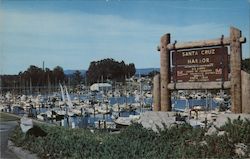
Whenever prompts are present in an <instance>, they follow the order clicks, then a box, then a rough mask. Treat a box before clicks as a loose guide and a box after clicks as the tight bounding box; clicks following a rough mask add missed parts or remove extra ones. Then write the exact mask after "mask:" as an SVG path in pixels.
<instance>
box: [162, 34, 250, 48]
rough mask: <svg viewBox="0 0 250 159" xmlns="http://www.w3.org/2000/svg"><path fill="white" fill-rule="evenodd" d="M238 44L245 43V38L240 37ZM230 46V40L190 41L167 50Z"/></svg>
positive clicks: (169, 45) (169, 46)
mask: <svg viewBox="0 0 250 159" xmlns="http://www.w3.org/2000/svg"><path fill="white" fill-rule="evenodd" d="M239 41H240V43H245V42H246V38H245V37H240V38H239ZM222 44H223V45H225V46H226V45H230V38H229V37H226V38H223V39H221V38H218V39H213V40H199V41H191V42H184V43H176V44H175V46H174V44H168V45H167V48H168V49H169V50H174V49H175V50H181V49H193V48H202V47H212V46H221V45H222ZM157 50H158V51H160V50H161V47H160V46H158V47H157Z"/></svg>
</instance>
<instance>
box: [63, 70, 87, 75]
mask: <svg viewBox="0 0 250 159" xmlns="http://www.w3.org/2000/svg"><path fill="white" fill-rule="evenodd" d="M76 71H77V70H64V74H66V75H72V74H74V73H75V72H76ZM79 71H80V72H81V74H82V75H85V73H86V71H87V70H79Z"/></svg>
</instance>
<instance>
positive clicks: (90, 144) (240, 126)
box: [10, 119, 250, 158]
mask: <svg viewBox="0 0 250 159" xmlns="http://www.w3.org/2000/svg"><path fill="white" fill-rule="evenodd" d="M41 128H42V129H43V130H44V131H46V132H47V133H48V135H47V136H46V137H44V138H42V137H37V138H36V137H33V136H29V135H26V136H25V135H24V134H23V133H21V131H20V128H16V129H15V131H14V133H13V134H12V135H11V138H10V139H11V140H12V141H13V142H14V143H15V144H16V145H17V146H23V147H24V148H25V149H28V150H30V151H32V152H34V153H37V154H38V155H39V156H40V157H41V158H232V157H248V155H249V154H250V140H249V139H250V121H248V120H245V121H243V120H241V119H238V120H234V121H230V120H229V121H228V122H227V123H226V125H224V126H222V127H221V128H220V129H221V130H224V131H225V132H226V133H224V134H223V135H217V133H214V134H212V135H210V136H207V135H205V132H206V130H205V129H203V128H192V127H191V126H190V125H187V124H184V125H179V126H178V125H176V126H172V127H171V128H170V129H167V128H165V129H164V130H161V131H160V132H159V133H156V132H153V131H152V130H148V129H145V128H143V127H142V126H141V125H139V124H133V125H131V126H129V127H128V128H126V129H124V130H122V131H121V133H119V134H109V133H108V132H103V131H96V132H95V133H92V132H90V131H89V130H86V129H73V130H72V129H66V128H62V127H52V126H45V125H41ZM237 143H243V144H245V145H247V153H248V154H247V153H246V154H245V156H237V154H236V153H235V144H237Z"/></svg>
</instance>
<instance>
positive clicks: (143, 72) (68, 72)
mask: <svg viewBox="0 0 250 159" xmlns="http://www.w3.org/2000/svg"><path fill="white" fill-rule="evenodd" d="M79 71H80V72H81V74H82V75H85V73H86V71H87V70H79ZM152 71H159V72H160V68H138V69H136V72H135V74H136V75H139V74H141V75H147V74H148V73H149V72H152ZM74 72H76V70H64V73H65V74H66V75H72V74H73V73H74Z"/></svg>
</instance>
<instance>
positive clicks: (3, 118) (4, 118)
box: [0, 112, 19, 121]
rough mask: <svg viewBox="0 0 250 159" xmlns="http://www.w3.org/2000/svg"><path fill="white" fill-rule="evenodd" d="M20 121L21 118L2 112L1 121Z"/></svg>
mask: <svg viewBox="0 0 250 159" xmlns="http://www.w3.org/2000/svg"><path fill="white" fill-rule="evenodd" d="M16 120H19V118H17V117H15V116H12V115H9V114H6V113H2V112H0V121H16Z"/></svg>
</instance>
